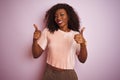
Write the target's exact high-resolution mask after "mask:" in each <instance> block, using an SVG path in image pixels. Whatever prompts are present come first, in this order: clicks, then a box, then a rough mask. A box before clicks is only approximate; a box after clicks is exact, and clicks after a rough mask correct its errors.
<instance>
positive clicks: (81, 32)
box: [80, 27, 85, 36]
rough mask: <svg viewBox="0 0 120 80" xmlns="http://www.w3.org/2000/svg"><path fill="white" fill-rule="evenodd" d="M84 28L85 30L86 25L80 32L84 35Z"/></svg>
mask: <svg viewBox="0 0 120 80" xmlns="http://www.w3.org/2000/svg"><path fill="white" fill-rule="evenodd" d="M84 30H85V27H83V28H82V29H81V31H80V34H81V35H82V36H83V32H84Z"/></svg>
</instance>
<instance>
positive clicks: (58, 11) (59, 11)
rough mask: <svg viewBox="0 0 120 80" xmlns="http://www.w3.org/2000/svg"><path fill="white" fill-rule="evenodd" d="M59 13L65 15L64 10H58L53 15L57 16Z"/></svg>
mask: <svg viewBox="0 0 120 80" xmlns="http://www.w3.org/2000/svg"><path fill="white" fill-rule="evenodd" d="M59 13H66V10H65V9H58V10H57V11H56V12H55V14H59Z"/></svg>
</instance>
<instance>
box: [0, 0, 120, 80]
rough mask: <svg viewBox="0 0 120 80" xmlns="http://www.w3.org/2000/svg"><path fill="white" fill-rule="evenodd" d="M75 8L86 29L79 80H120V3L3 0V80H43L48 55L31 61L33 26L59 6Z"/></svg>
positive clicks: (0, 56)
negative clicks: (86, 49)
mask: <svg viewBox="0 0 120 80" xmlns="http://www.w3.org/2000/svg"><path fill="white" fill-rule="evenodd" d="M59 2H64V3H68V4H70V5H71V6H73V7H74V9H75V10H76V11H77V13H78V14H79V16H80V18H81V24H82V26H85V27H86V29H85V32H84V36H85V38H86V39H87V48H88V59H87V61H86V63H85V64H81V63H80V62H79V61H78V60H77V62H76V65H75V70H76V72H77V74H78V78H79V80H120V61H119V59H120V58H119V57H120V31H119V30H120V0H0V80H41V78H42V75H43V71H44V66H45V54H43V55H42V56H41V57H40V58H38V59H33V58H32V53H31V46H32V37H33V32H34V27H33V26H32V25H33V24H34V23H36V24H37V25H39V28H40V29H42V27H44V24H43V22H42V20H43V17H44V14H45V11H46V10H48V9H49V8H50V7H51V6H53V5H54V4H56V3H59Z"/></svg>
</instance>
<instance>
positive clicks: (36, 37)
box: [33, 24, 41, 40]
mask: <svg viewBox="0 0 120 80" xmlns="http://www.w3.org/2000/svg"><path fill="white" fill-rule="evenodd" d="M33 26H34V28H35V32H34V35H33V39H34V40H38V39H39V38H40V36H41V31H40V30H39V29H38V27H37V25H36V24H33Z"/></svg>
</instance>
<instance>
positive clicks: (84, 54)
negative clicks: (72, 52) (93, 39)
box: [74, 28, 87, 63]
mask: <svg viewBox="0 0 120 80" xmlns="http://www.w3.org/2000/svg"><path fill="white" fill-rule="evenodd" d="M84 29H85V28H82V29H81V31H80V33H79V34H76V35H75V36H74V39H75V41H76V42H77V43H78V44H80V46H81V47H80V53H79V55H78V59H79V61H80V62H81V63H85V61H86V59H87V48H86V40H85V39H84V37H83V31H84Z"/></svg>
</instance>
